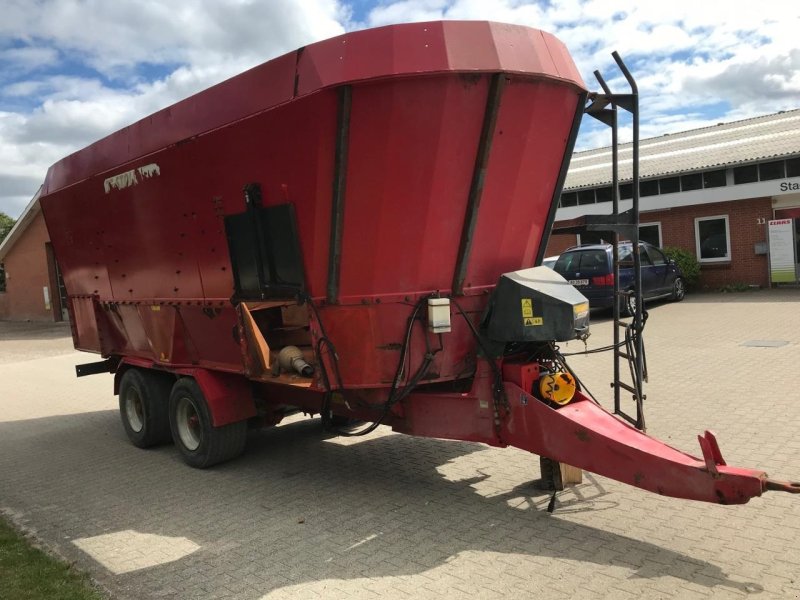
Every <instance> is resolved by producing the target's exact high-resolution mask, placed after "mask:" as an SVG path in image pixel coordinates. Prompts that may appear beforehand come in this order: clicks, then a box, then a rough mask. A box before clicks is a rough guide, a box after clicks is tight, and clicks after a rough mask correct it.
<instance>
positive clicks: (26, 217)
mask: <svg viewBox="0 0 800 600" xmlns="http://www.w3.org/2000/svg"><path fill="white" fill-rule="evenodd" d="M41 192H42V188H41V186H40V187H39V189H38V190H37V192H36V193H35V194H34V195H33V198H31V201H30V202H28V206H26V207H25V210H23V211H22V214H21V215H20V216H19V219H17V222H16V223H14V226H13V227H12V228H11V231H9V232H8V235H7V236H6V237H5V239H4V240H3V241H2V242H0V262H3V259H4V258H5V257H6V255H7V254H8V253H9V252H10V251H11V246H13V245H14V242H16V241H17V240H18V239H19V238H21V237H22V234H23V233H25V229H27V227H28V225H29V224H30V223H31V221H33V219H34V218H35V217H36V215H38V214H39V211H40V210H41V207H40V206H39V194H41Z"/></svg>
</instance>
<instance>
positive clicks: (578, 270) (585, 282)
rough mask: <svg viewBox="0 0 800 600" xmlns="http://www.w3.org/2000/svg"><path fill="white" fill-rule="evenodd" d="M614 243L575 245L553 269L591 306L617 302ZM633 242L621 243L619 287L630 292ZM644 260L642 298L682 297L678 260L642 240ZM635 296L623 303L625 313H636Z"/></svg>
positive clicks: (640, 247) (608, 306)
mask: <svg viewBox="0 0 800 600" xmlns="http://www.w3.org/2000/svg"><path fill="white" fill-rule="evenodd" d="M612 250H613V247H612V246H611V244H586V245H582V246H574V247H572V248H569V249H567V250H566V251H564V252H562V253H561V255H560V256H559V257H558V260H557V261H556V263H555V265H554V266H553V269H554V270H555V272H556V273H558V274H559V275H561V276H562V277H564V279H566V280H567V281H569V282H570V283H571V284H572V285H573V286H575V287H576V288H577V289H578V290H580V292H581V293H582V294H583V295H584V296H586V298H587V299H588V300H589V306H590V307H591V308H611V307H612V306H613V303H614V269H613V266H612ZM632 251H633V245H632V244H631V242H620V244H619V257H620V268H619V289H620V290H622V291H631V290H633V286H634V281H633V279H634V277H633V252H632ZM639 251H640V256H641V262H642V297H643V298H644V299H645V300H655V299H657V298H669V299H671V300H674V301H676V302H677V301H680V300H683V297H684V296H685V295H686V285H685V282H684V278H683V273H681V270H680V268H679V267H678V265H677V264H675V261H673V260H671V259H669V258H667V257H666V255H665V254H664V253H663V252H662V251H661V250H660V249H659V248H656V247H655V246H653V245H652V244H648V243H647V242H639ZM634 309H635V306H634V299H633V296H629V297H627V298H626V299H625V301H624V302H623V303H622V305H621V312H622V313H623V314H629V315H630V314H633V311H634Z"/></svg>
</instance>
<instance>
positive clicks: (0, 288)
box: [0, 263, 6, 292]
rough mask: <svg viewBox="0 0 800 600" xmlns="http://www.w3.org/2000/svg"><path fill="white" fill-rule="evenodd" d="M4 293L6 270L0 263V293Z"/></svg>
mask: <svg viewBox="0 0 800 600" xmlns="http://www.w3.org/2000/svg"><path fill="white" fill-rule="evenodd" d="M5 291H6V270H5V267H4V266H3V263H0V292H5Z"/></svg>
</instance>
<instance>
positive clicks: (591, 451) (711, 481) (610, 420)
mask: <svg viewBox="0 0 800 600" xmlns="http://www.w3.org/2000/svg"><path fill="white" fill-rule="evenodd" d="M505 387H506V396H507V397H508V399H509V402H510V405H511V415H510V418H509V419H508V420H507V421H506V422H505V424H504V425H505V431H504V433H503V436H504V439H505V440H506V441H507V442H508V443H509V444H511V445H513V446H516V447H518V448H523V449H525V450H529V451H531V452H535V453H536V454H539V455H542V456H547V457H549V458H552V459H554V460H556V461H559V462H564V463H566V464H569V465H573V466H576V467H579V468H581V469H586V470H587V471H591V472H592V473H597V474H599V475H604V476H606V477H611V478H612V479H616V480H617V481H621V482H623V483H627V484H629V485H634V486H636V487H640V488H642V489H645V490H648V491H651V492H655V493H657V494H661V495H664V496H672V497H674V498H685V499H689V500H702V501H704V502H714V503H719V504H744V503H745V502H747V501H748V500H750V498H754V497H756V496H760V495H761V493H762V491H763V490H764V489H765V482H766V480H767V479H766V473H764V472H763V471H755V470H751V469H740V468H736V467H728V466H724V465H718V466H716V469H717V471H718V473H717V476H714V475H713V474H712V473H711V472H709V470H708V468H707V466H706V463H705V461H703V460H701V459H698V458H695V457H693V456H690V455H688V454H685V453H683V452H680V451H679V450H676V449H674V448H672V447H670V446H667V445H666V444H664V443H663V442H661V441H659V440H657V439H655V438H651V437H649V436H647V435H645V434H643V433H642V432H640V431H638V430H636V429H634V428H633V427H631V426H629V425H628V424H626V423H624V422H622V421H621V420H620V419H617V418H616V417H614V416H612V415H611V414H609V413H608V412H606V411H605V410H603V409H602V408H600V407H599V406H598V405H597V404H595V403H594V402H592V401H591V400H589V399H587V398H586V397H585V396H583V395H582V394H581V393H580V392H578V393H576V396H575V400H573V401H572V402H571V403H569V404H568V405H567V406H565V407H563V408H561V409H558V410H554V409H552V408H550V407H548V406H546V405H545V404H544V403H542V402H540V401H538V400H537V399H536V398H534V397H533V396H531V395H530V394H527V393H525V392H523V390H522V389H520V388H519V387H517V386H516V385H514V384H510V383H506V384H505Z"/></svg>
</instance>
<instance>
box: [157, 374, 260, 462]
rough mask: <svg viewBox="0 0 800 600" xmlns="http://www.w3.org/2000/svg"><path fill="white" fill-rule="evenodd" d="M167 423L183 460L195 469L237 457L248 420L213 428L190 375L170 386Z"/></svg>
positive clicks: (243, 443) (200, 392) (206, 404)
mask: <svg viewBox="0 0 800 600" xmlns="http://www.w3.org/2000/svg"><path fill="white" fill-rule="evenodd" d="M169 424H170V427H171V429H172V439H173V440H175V445H176V446H177V447H178V450H180V453H181V456H182V457H183V460H184V462H185V463H186V464H187V465H189V466H191V467H195V468H198V469H205V468H206V467H210V466H212V465H216V464H218V463H221V462H224V461H226V460H230V459H232V458H235V457H237V456H239V455H240V454H241V453H242V451H244V446H245V442H246V441H247V421H237V422H236V423H229V424H228V425H223V426H222V427H214V425H213V421H212V419H211V411H210V410H209V408H208V403H207V402H206V399H205V396H204V395H203V392H202V390H201V389H200V386H199V385H198V384H197V382H196V381H195V380H194V379H192V378H190V377H185V378H183V379H180V380H178V382H177V383H176V384H175V385H174V386H173V388H172V394H171V395H170V399H169Z"/></svg>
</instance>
